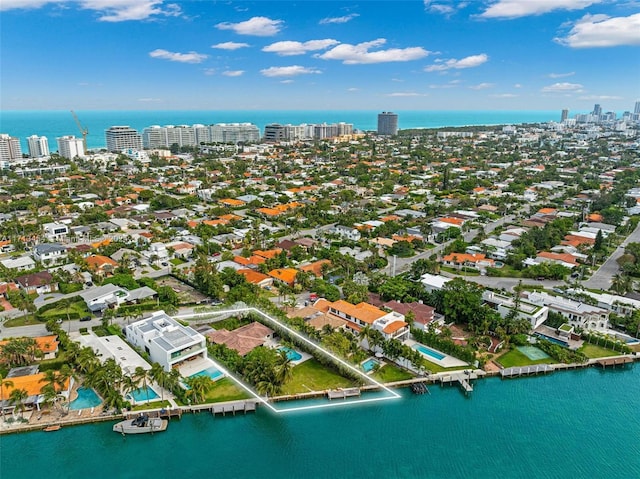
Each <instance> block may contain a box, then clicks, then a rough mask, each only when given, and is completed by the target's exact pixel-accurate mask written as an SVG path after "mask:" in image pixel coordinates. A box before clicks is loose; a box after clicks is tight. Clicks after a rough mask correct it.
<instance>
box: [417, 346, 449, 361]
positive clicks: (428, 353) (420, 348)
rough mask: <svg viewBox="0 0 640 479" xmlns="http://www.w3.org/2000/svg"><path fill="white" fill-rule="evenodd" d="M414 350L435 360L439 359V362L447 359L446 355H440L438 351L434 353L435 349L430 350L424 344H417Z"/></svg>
mask: <svg viewBox="0 0 640 479" xmlns="http://www.w3.org/2000/svg"><path fill="white" fill-rule="evenodd" d="M413 349H417V350H418V351H420V352H421V353H422V354H424V355H426V356H430V357H432V358H434V359H437V360H441V359H444V358H446V355H444V354H442V353H439V352H438V351H434V350H433V349H431V348H428V347H426V346H425V345H423V344H417V343H416V344H414V345H413Z"/></svg>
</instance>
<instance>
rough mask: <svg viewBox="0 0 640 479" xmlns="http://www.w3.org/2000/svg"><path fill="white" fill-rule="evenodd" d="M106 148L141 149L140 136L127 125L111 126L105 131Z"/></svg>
mask: <svg viewBox="0 0 640 479" xmlns="http://www.w3.org/2000/svg"><path fill="white" fill-rule="evenodd" d="M105 137H106V139H107V150H109V151H114V152H120V151H122V150H129V149H131V150H142V136H141V135H140V133H138V131H137V130H134V129H133V128H131V127H129V126H112V127H111V128H109V129H108V130H106V131H105Z"/></svg>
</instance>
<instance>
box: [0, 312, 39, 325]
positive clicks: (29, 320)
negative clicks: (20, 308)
mask: <svg viewBox="0 0 640 479" xmlns="http://www.w3.org/2000/svg"><path fill="white" fill-rule="evenodd" d="M3 324H4V326H5V327H6V328H12V327H16V326H29V325H31V324H42V321H38V320H37V319H36V318H35V317H34V316H33V314H29V315H27V316H19V317H17V318H12V319H7V320H6V321H5V322H4V323H3Z"/></svg>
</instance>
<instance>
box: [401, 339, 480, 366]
mask: <svg viewBox="0 0 640 479" xmlns="http://www.w3.org/2000/svg"><path fill="white" fill-rule="evenodd" d="M404 344H406V345H407V346H409V347H410V348H413V346H414V345H415V344H421V343H419V342H417V341H414V340H413V339H407V340H406V341H405V342H404ZM422 346H424V347H425V348H429V349H431V350H433V351H436V352H438V353H440V354H442V355H443V356H444V358H442V359H436V358H434V357H433V356H429V355H427V354H424V353H420V354H422V355H423V356H424V357H425V359H426V360H427V361H431V362H432V363H435V364H437V365H438V366H442V367H443V368H458V367H462V366H468V365H469V364H468V363H465V362H464V361H461V360H459V359H458V358H454V357H453V356H449V355H448V354H445V353H443V352H442V351H438V350H437V349H435V348H432V347H430V346H427V345H425V344H422ZM414 349H415V348H414ZM416 351H418V350H416ZM418 352H420V351H418Z"/></svg>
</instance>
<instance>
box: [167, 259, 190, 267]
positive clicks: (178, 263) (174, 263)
mask: <svg viewBox="0 0 640 479" xmlns="http://www.w3.org/2000/svg"><path fill="white" fill-rule="evenodd" d="M169 263H171V264H173V265H175V266H179V265H181V264H184V263H186V261H185V260H183V259H180V258H171V259H170V260H169Z"/></svg>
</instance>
